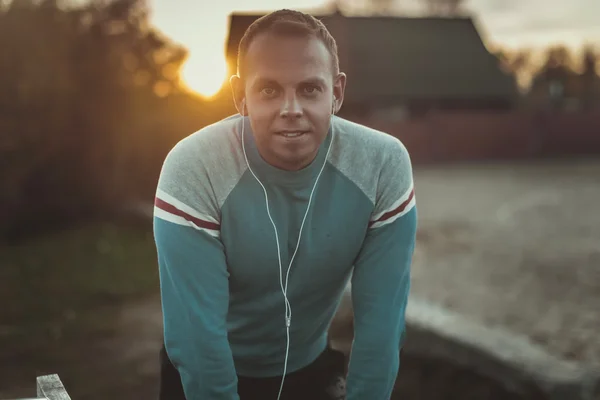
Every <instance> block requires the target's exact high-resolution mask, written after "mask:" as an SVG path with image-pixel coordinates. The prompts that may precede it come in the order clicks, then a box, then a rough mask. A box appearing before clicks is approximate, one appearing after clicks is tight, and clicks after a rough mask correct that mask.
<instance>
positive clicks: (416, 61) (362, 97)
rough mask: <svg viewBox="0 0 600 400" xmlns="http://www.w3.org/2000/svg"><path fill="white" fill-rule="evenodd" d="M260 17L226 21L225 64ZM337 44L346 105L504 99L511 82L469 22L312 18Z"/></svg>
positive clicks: (511, 90) (232, 59)
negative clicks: (371, 102) (346, 77)
mask: <svg viewBox="0 0 600 400" xmlns="http://www.w3.org/2000/svg"><path fill="white" fill-rule="evenodd" d="M259 17H260V15H244V14H232V15H231V19H230V35H229V39H228V41H227V57H228V60H230V63H231V64H230V67H231V68H232V71H235V59H236V55H237V46H238V43H239V41H240V39H241V37H242V36H243V34H244V31H245V30H246V28H247V27H248V26H249V25H250V24H251V23H252V22H253V21H255V20H256V19H257V18H259ZM319 18H320V19H321V20H322V21H323V23H324V24H325V25H326V26H327V27H328V29H329V30H330V32H331V34H332V35H333V36H334V37H335V39H336V41H337V43H338V48H339V49H338V50H339V55H340V67H341V69H342V70H343V71H344V72H346V74H347V75H348V87H347V92H346V101H347V102H365V101H373V102H388V101H390V102H395V101H402V100H407V99H410V100H429V99H460V100H477V99H510V98H513V97H514V96H515V95H516V93H517V88H516V84H515V81H514V78H513V77H511V76H510V75H508V74H506V73H504V72H503V71H502V70H501V68H500V66H499V63H498V60H497V58H496V57H494V56H493V55H492V54H490V52H489V51H488V50H487V48H486V47H485V45H484V43H483V41H482V40H481V37H480V35H479V33H478V31H477V29H476V27H475V25H474V23H473V20H472V19H471V18H413V17H379V16H375V17H345V16H341V15H329V16H323V17H319Z"/></svg>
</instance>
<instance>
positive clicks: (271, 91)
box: [261, 87, 275, 96]
mask: <svg viewBox="0 0 600 400" xmlns="http://www.w3.org/2000/svg"><path fill="white" fill-rule="evenodd" d="M261 92H262V93H263V94H265V95H267V96H273V95H274V94H275V89H274V88H272V87H265V88H262V90H261Z"/></svg>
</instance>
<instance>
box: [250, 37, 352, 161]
mask: <svg viewBox="0 0 600 400" xmlns="http://www.w3.org/2000/svg"><path fill="white" fill-rule="evenodd" d="M245 63H246V64H245V67H246V68H245V72H246V73H245V77H244V78H245V79H244V83H243V84H244V94H245V96H244V99H245V104H246V109H247V112H248V117H249V120H250V124H251V126H252V130H253V131H254V136H255V139H256V144H257V147H258V149H259V152H260V153H261V155H262V157H263V158H264V159H265V161H267V162H268V163H270V164H272V165H274V166H276V167H278V168H281V169H287V170H298V169H301V168H303V167H305V166H306V165H308V164H310V162H312V160H313V159H314V157H315V156H316V153H317V151H318V148H319V146H320V145H321V143H322V142H323V140H324V139H325V137H326V136H327V132H328V130H329V125H330V122H331V114H332V108H333V98H334V93H335V94H336V96H337V97H338V98H340V102H341V97H342V96H343V86H344V85H345V75H343V74H340V75H338V76H334V70H333V66H332V56H331V55H330V53H329V52H328V50H327V47H326V46H325V44H324V43H323V42H322V41H321V40H319V39H318V38H316V37H312V36H309V37H294V36H275V35H272V34H268V33H265V34H261V35H258V36H257V37H256V38H254V40H253V41H252V43H251V44H250V46H249V49H248V52H247V55H246V59H245Z"/></svg>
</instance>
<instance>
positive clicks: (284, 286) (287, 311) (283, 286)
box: [240, 96, 337, 400]
mask: <svg viewBox="0 0 600 400" xmlns="http://www.w3.org/2000/svg"><path fill="white" fill-rule="evenodd" d="M336 101H337V98H336V97H335V96H334V102H333V105H332V110H331V117H332V118H331V141H330V142H329V147H328V148H327V154H326V155H325V160H324V161H323V165H322V166H321V169H320V170H319V174H318V175H317V178H316V179H315V183H314V185H313V187H312V190H311V192H310V196H309V198H308V205H307V206H306V211H305V212H304V217H303V218H302V223H301V224H300V231H299V232H298V241H297V243H296V249H295V250H294V253H293V255H292V258H291V259H290V263H289V265H288V268H287V272H286V274H285V281H284V280H283V266H282V263H281V250H280V244H279V234H278V232H277V226H276V225H275V221H273V218H272V217H271V210H270V208H269V196H268V194H267V189H266V188H265V186H264V185H263V183H262V182H261V181H260V179H258V176H256V174H255V173H254V171H253V170H252V167H251V166H250V162H249V161H248V156H247V154H246V146H245V143H244V125H246V124H245V121H244V113H245V108H246V102H245V100H244V99H242V102H241V110H240V115H241V116H242V129H241V136H242V137H241V139H242V151H243V153H244V158H245V160H246V165H247V166H248V170H249V171H250V173H251V174H252V176H254V179H256V181H257V182H258V183H259V184H260V186H261V187H262V189H263V192H264V194H265V204H266V208H267V215H268V216H269V220H270V221H271V225H272V226H273V231H274V232H275V241H276V244H277V259H278V261H279V284H280V286H281V292H282V293H283V299H284V302H285V328H286V336H287V341H286V347H285V361H284V366H283V375H282V379H281V386H280V387H279V394H278V395H277V400H279V399H280V397H281V393H282V391H283V383H284V381H285V375H286V373H287V363H288V355H289V351H290V326H291V325H292V307H291V305H290V301H289V299H288V297H287V288H288V279H289V276H290V270H291V268H292V263H293V262H294V258H296V254H297V253H298V248H299V247H300V239H301V238H302V231H303V228H304V223H305V222H306V217H307V216H308V211H309V210H310V205H311V203H312V199H313V195H314V193H315V189H316V188H317V183H318V182H319V178H320V177H321V174H322V173H323V170H324V169H325V166H326V165H327V159H328V158H329V152H330V151H331V145H332V143H333V139H334V134H335V132H334V130H333V115H334V114H335V102H336Z"/></svg>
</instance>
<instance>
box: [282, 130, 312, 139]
mask: <svg viewBox="0 0 600 400" xmlns="http://www.w3.org/2000/svg"><path fill="white" fill-rule="evenodd" d="M305 133H307V132H306V131H282V132H278V134H279V135H281V136H283V137H286V138H296V137H300V136H302V135H304V134H305Z"/></svg>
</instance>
